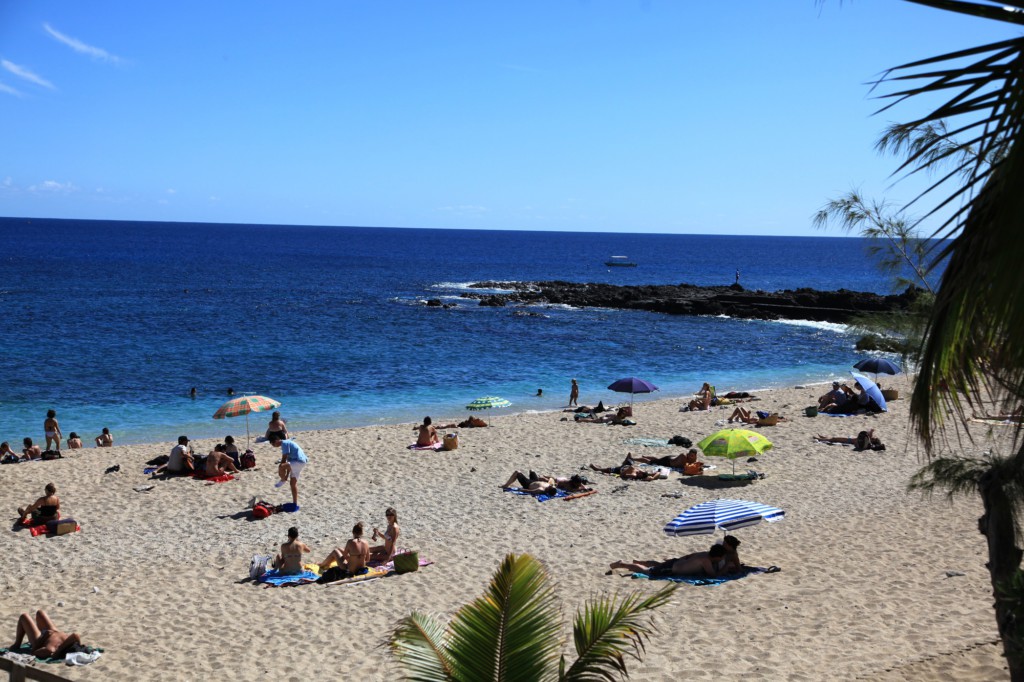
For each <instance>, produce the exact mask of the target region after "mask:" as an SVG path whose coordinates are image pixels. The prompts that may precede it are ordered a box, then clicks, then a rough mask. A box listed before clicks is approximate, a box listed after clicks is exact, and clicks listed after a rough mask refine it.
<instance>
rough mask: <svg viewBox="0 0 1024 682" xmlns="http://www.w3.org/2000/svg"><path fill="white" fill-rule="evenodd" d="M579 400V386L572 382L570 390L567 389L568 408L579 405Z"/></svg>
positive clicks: (574, 381)
mask: <svg viewBox="0 0 1024 682" xmlns="http://www.w3.org/2000/svg"><path fill="white" fill-rule="evenodd" d="M579 399H580V385H579V384H577V383H576V380H575V379H573V380H572V388H570V389H569V407H575V406H577V405H579Z"/></svg>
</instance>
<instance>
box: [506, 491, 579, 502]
mask: <svg viewBox="0 0 1024 682" xmlns="http://www.w3.org/2000/svg"><path fill="white" fill-rule="evenodd" d="M504 490H505V492H507V493H512V494H513V495H529V496H530V497H532V498H534V499H535V500H537V501H538V502H547V501H548V500H553V499H555V498H554V497H551V495H531V494H530V493H528V492H527V491H525V490H520V489H519V488H504ZM568 496H569V493H567V492H565V491H564V490H559V491H558V494H557V495H555V497H568Z"/></svg>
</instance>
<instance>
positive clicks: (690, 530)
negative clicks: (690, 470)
mask: <svg viewBox="0 0 1024 682" xmlns="http://www.w3.org/2000/svg"><path fill="white" fill-rule="evenodd" d="M785 516H786V512H784V511H782V510H781V509H779V508H778V507H769V506H768V505H766V504H761V503H759V502H747V501H746V500H725V499H718V500H711V501H710V502H701V503H700V504H697V505H694V506H692V507H690V508H689V509H687V510H686V511H684V512H683V513H682V514H680V515H679V516H677V517H675V518H674V519H672V520H671V521H669V522H668V524H666V526H665V528H664V531H665V533H666V534H667V535H671V536H674V537H679V536H683V535H711V534H712V533H714V532H715V531H716V530H717V529H719V528H721V529H722V530H724V531H725V532H727V533H728V532H731V531H734V530H736V529H737V528H746V527H747V526H755V525H757V524H759V523H761V522H762V521H767V522H769V523H774V522H775V521H781V520H782V519H783V518H785Z"/></svg>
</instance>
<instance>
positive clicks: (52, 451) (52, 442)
mask: <svg viewBox="0 0 1024 682" xmlns="http://www.w3.org/2000/svg"><path fill="white" fill-rule="evenodd" d="M50 412H53V410H50ZM49 433H51V432H49V431H47V434H49ZM60 441H61V433H60V431H57V432H55V433H54V435H53V436H50V435H47V436H46V449H45V450H44V449H43V448H41V447H39V446H38V445H36V444H35V443H34V442H33V441H32V439H31V438H24V439H22V441H21V444H22V448H21V454H20V455H19V454H18V453H16V452H15V451H14V450H13V449H12V448H11V444H10V443H8V442H7V441H4V442H2V443H0V464H15V463H17V462H28V461H31V460H37V459H43V460H46V459H58V458H60V457H61V454H60ZM67 444H68V447H69V448H70V449H72V450H78V449H80V448H81V447H82V439H81V438H80V437H79V436H78V434H77V433H75V432H74V431H72V432H71V434H70V435H69V436H68V439H67ZM113 444H114V437H113V436H112V435H110V429H107V428H104V429H103V433H101V434H100V435H99V436H96V447H98V448H104V447H111V446H112V445H113Z"/></svg>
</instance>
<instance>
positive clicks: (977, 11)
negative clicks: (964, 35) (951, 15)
mask: <svg viewBox="0 0 1024 682" xmlns="http://www.w3.org/2000/svg"><path fill="white" fill-rule="evenodd" d="M907 1H908V2H914V3H917V4H918V5H926V6H928V7H934V8H935V9H944V10H948V11H950V12H957V13H959V14H970V15H972V16H976V17H983V18H985V19H995V20H997V21H1007V22H1010V23H1014V24H1024V17H1021V16H1020V15H1019V14H1017V13H1016V12H1007V11H1006V10H1004V9H1003V8H1002V7H993V6H991V5H979V4H977V3H973V2H961V1H960V0H907ZM1003 4H1006V5H1013V6H1017V7H1019V5H1015V3H1012V2H1006V3H1002V2H1001V3H1000V5H1003Z"/></svg>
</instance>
